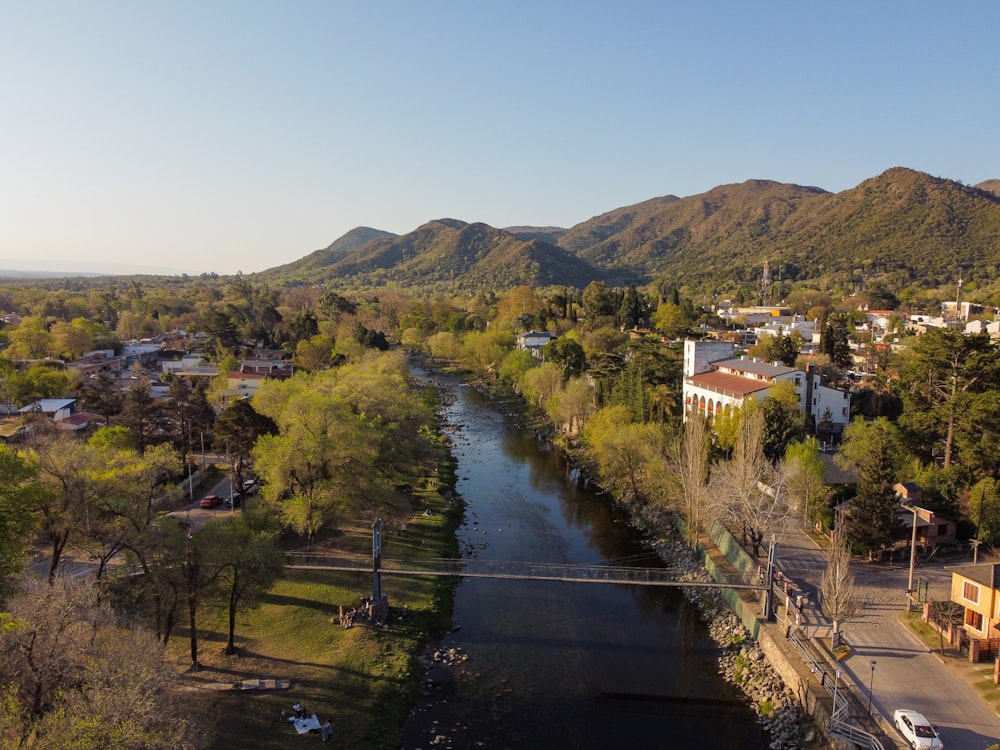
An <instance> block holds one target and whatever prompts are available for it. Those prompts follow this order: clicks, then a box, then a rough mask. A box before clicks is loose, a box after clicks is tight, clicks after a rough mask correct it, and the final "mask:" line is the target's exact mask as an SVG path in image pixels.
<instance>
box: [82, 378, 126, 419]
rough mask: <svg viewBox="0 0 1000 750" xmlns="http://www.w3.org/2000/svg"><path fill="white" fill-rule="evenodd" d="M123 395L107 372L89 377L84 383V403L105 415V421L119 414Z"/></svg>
mask: <svg viewBox="0 0 1000 750" xmlns="http://www.w3.org/2000/svg"><path fill="white" fill-rule="evenodd" d="M122 401H123V395H122V392H121V391H120V390H118V388H117V387H116V386H115V384H114V382H113V381H112V379H111V376H110V375H108V374H107V373H105V372H102V373H98V375H97V376H96V377H90V378H87V379H86V381H84V385H83V403H84V405H85V407H86V409H87V410H88V411H92V412H95V413H97V414H100V415H101V416H102V417H104V420H105V423H108V422H110V421H111V418H112V417H116V416H118V414H119V413H120V412H121V409H122Z"/></svg>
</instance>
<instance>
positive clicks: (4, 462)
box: [0, 445, 41, 601]
mask: <svg viewBox="0 0 1000 750" xmlns="http://www.w3.org/2000/svg"><path fill="white" fill-rule="evenodd" d="M37 476H38V472H37V468H36V467H35V466H34V465H33V464H32V463H31V462H30V461H29V460H28V459H27V458H26V457H25V456H24V455H22V454H20V453H17V452H15V451H13V450H11V449H10V448H9V447H7V446H6V445H0V601H3V600H4V598H5V596H6V594H7V593H9V591H10V586H11V584H12V582H13V580H14V578H15V576H16V575H17V574H18V573H19V572H20V571H21V568H22V566H23V563H24V549H25V540H26V539H27V537H28V532H29V531H30V529H31V527H32V525H33V523H34V520H35V516H34V513H35V508H36V503H37V502H38V500H39V491H40V489H41V488H40V487H39V485H38V483H37Z"/></svg>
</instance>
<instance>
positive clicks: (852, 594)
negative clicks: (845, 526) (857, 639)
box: [819, 530, 861, 648]
mask: <svg viewBox="0 0 1000 750" xmlns="http://www.w3.org/2000/svg"><path fill="white" fill-rule="evenodd" d="M850 563H851V556H850V554H849V553H848V551H847V543H846V540H845V539H844V534H843V532H842V531H840V530H838V531H835V532H834V534H833V539H832V542H831V544H830V548H829V549H828V550H827V555H826V570H824V571H823V578H822V579H821V580H820V585H819V590H820V594H821V595H822V598H823V600H822V607H823V613H824V614H825V615H826V616H827V617H829V618H830V619H831V620H833V648H837V647H838V646H839V645H840V626H841V624H842V623H843V622H844V621H845V620H849V619H850V618H851V617H853V616H854V615H855V613H856V612H857V611H858V607H859V606H860V605H861V599H860V598H859V596H858V592H857V589H856V587H855V585H854V573H852V572H851V565H850Z"/></svg>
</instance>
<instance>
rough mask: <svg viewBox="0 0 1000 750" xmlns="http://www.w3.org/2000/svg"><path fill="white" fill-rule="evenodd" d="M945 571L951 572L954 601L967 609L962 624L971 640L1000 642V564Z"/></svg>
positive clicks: (985, 564) (962, 566)
mask: <svg viewBox="0 0 1000 750" xmlns="http://www.w3.org/2000/svg"><path fill="white" fill-rule="evenodd" d="M946 570H948V571H950V572H951V600H952V601H953V602H957V603H958V604H961V605H962V606H963V607H965V616H964V618H963V622H964V626H965V631H966V633H967V634H968V636H969V639H970V640H995V639H997V638H1000V628H998V627H997V626H998V625H1000V563H980V564H978V565H956V566H954V567H949V568H946ZM987 648H989V647H987ZM990 650H993V649H990Z"/></svg>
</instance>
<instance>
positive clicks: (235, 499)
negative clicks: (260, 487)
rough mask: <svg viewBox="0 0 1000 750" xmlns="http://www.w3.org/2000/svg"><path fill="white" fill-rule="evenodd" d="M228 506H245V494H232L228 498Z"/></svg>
mask: <svg viewBox="0 0 1000 750" xmlns="http://www.w3.org/2000/svg"><path fill="white" fill-rule="evenodd" d="M226 505H227V506H229V507H230V508H239V507H240V506H241V505H243V493H241V492H230V493H229V497H227V498H226Z"/></svg>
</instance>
